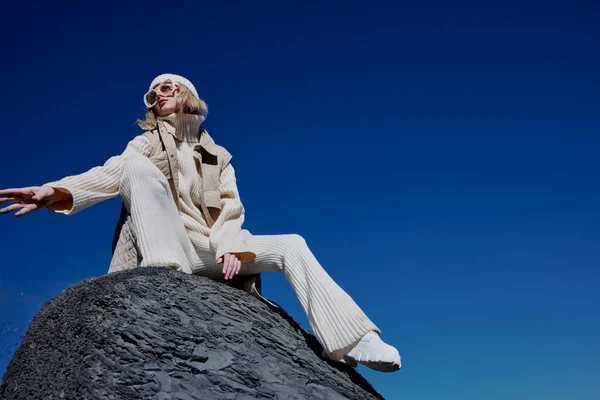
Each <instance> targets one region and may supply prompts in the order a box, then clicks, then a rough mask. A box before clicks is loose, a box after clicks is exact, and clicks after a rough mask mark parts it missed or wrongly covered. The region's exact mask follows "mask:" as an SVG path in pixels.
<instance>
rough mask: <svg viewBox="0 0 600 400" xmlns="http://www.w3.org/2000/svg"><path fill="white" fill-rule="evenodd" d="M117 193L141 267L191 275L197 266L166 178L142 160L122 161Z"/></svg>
mask: <svg viewBox="0 0 600 400" xmlns="http://www.w3.org/2000/svg"><path fill="white" fill-rule="evenodd" d="M119 191H120V194H121V197H122V198H123V201H124V203H125V206H126V207H127V209H128V210H129V214H130V215H131V219H132V222H133V230H134V235H135V237H136V241H137V245H138V249H139V251H140V253H141V255H142V262H141V264H140V266H142V267H148V266H150V267H171V268H175V269H181V270H182V271H183V272H187V273H191V271H192V269H191V265H194V264H196V263H198V259H197V255H196V252H195V250H193V248H192V246H191V243H190V240H189V238H188V235H187V233H186V231H185V227H184V226H183V221H182V220H181V217H180V216H179V212H178V210H177V206H176V205H175V202H174V201H173V196H172V194H171V189H170V186H169V182H168V180H167V178H166V177H165V175H164V174H163V173H162V172H161V171H160V170H159V169H158V168H157V167H156V166H155V165H154V164H153V163H152V162H151V161H150V160H149V159H148V158H147V157H144V156H133V157H130V158H128V159H127V160H125V163H124V166H123V173H122V175H121V181H120V187H119Z"/></svg>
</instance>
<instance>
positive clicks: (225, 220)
mask: <svg viewBox="0 0 600 400" xmlns="http://www.w3.org/2000/svg"><path fill="white" fill-rule="evenodd" d="M219 185H220V192H221V213H220V214H219V218H217V220H216V221H215V223H214V224H213V226H212V227H211V231H210V237H209V239H210V245H211V247H212V248H213V249H214V250H215V254H216V258H217V259H219V257H222V256H223V255H225V254H226V253H236V254H238V257H239V258H240V261H242V262H248V261H252V260H254V259H255V258H256V254H255V253H254V252H253V251H251V250H250V248H249V242H250V239H251V235H250V233H249V232H248V231H247V230H245V229H244V230H243V229H242V224H243V223H244V215H245V210H244V206H243V204H242V202H241V200H240V195H239V192H238V189H237V185H236V177H235V170H234V169H233V166H232V165H231V163H230V164H228V165H227V167H225V168H224V169H223V171H222V172H221V176H220V183H219Z"/></svg>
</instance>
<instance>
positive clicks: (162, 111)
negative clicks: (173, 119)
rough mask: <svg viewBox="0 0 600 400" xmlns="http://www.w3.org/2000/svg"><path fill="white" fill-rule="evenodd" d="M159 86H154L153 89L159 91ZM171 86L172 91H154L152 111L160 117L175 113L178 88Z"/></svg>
mask: <svg viewBox="0 0 600 400" xmlns="http://www.w3.org/2000/svg"><path fill="white" fill-rule="evenodd" d="M160 85H162V84H159V85H156V86H155V87H154V88H153V89H159V88H158V86H160ZM173 86H174V88H173V90H172V91H168V90H164V91H161V90H156V92H157V97H156V104H155V105H154V111H155V112H156V114H158V116H160V117H164V116H166V115H169V114H173V113H175V112H177V96H178V95H179V88H178V87H177V86H176V85H173Z"/></svg>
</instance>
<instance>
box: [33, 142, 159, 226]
mask: <svg viewBox="0 0 600 400" xmlns="http://www.w3.org/2000/svg"><path fill="white" fill-rule="evenodd" d="M151 150H152V149H151V146H150V140H149V139H148V138H147V137H146V136H144V135H139V136H136V137H135V138H133V139H132V140H131V141H130V142H129V143H128V144H127V147H126V148H125V150H124V151H123V153H121V154H120V155H118V156H114V157H111V158H109V159H108V160H107V161H106V162H105V163H104V165H102V166H100V167H94V168H92V169H90V170H88V171H86V172H84V173H82V174H79V175H73V176H67V177H65V178H63V179H61V180H59V181H55V182H48V183H46V184H44V186H49V187H51V188H53V189H54V190H55V191H57V192H63V193H65V194H66V200H63V201H53V202H51V203H50V204H48V205H47V206H46V207H48V208H49V209H50V210H52V211H55V212H58V213H62V214H66V215H72V214H75V213H77V212H79V211H81V210H84V209H86V208H88V207H91V206H93V205H94V204H97V203H99V202H101V201H103V200H107V199H110V198H113V197H115V196H117V195H118V194H119V183H120V180H121V172H122V171H123V163H124V162H125V160H126V159H127V158H128V157H131V156H133V155H138V154H139V155H143V156H148V155H149V154H150V152H151Z"/></svg>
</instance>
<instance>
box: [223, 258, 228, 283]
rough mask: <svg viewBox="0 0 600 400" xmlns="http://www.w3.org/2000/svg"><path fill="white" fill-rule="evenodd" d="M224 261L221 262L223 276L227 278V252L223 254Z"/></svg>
mask: <svg viewBox="0 0 600 400" xmlns="http://www.w3.org/2000/svg"><path fill="white" fill-rule="evenodd" d="M224 257H225V261H224V262H223V276H224V277H225V279H227V271H228V269H229V254H225V256H224Z"/></svg>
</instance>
